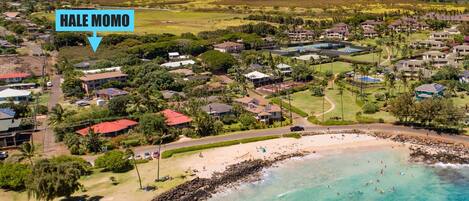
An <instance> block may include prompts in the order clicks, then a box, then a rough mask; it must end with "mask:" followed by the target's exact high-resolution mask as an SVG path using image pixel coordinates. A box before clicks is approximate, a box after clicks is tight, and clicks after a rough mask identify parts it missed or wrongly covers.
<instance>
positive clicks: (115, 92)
mask: <svg viewBox="0 0 469 201" xmlns="http://www.w3.org/2000/svg"><path fill="white" fill-rule="evenodd" d="M96 94H98V95H107V96H122V95H126V94H128V92H126V91H124V90H120V89H116V88H107V89H101V90H98V91H96Z"/></svg>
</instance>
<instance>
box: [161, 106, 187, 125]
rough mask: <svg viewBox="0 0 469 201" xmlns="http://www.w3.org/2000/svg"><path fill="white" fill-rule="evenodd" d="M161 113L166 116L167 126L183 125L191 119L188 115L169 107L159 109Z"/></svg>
mask: <svg viewBox="0 0 469 201" xmlns="http://www.w3.org/2000/svg"><path fill="white" fill-rule="evenodd" d="M161 114H163V116H164V117H165V118H166V124H167V125H168V126H175V127H185V126H188V125H189V123H190V122H191V121H192V119H191V118H190V117H188V116H186V115H184V114H182V113H179V112H176V111H174V110H170V109H166V110H163V111H161Z"/></svg>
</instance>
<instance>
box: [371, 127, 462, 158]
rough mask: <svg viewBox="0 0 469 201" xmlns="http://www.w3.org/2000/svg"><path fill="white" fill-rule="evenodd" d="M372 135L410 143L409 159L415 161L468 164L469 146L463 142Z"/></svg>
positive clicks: (400, 135)
mask: <svg viewBox="0 0 469 201" xmlns="http://www.w3.org/2000/svg"><path fill="white" fill-rule="evenodd" d="M373 135H374V136H376V137H379V138H385V139H390V140H393V141H395V142H400V143H409V144H411V146H410V147H409V149H410V151H411V153H410V156H411V160H412V161H415V162H425V163H428V164H434V163H453V164H469V147H468V146H467V145H465V144H463V143H454V142H451V141H449V140H444V139H438V138H433V137H423V136H412V135H403V134H398V135H392V134H389V133H374V134H373Z"/></svg>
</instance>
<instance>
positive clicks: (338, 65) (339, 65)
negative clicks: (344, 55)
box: [312, 61, 352, 74]
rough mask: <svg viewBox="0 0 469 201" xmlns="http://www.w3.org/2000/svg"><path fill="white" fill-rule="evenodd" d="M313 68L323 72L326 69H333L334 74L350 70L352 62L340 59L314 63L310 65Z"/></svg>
mask: <svg viewBox="0 0 469 201" xmlns="http://www.w3.org/2000/svg"><path fill="white" fill-rule="evenodd" d="M312 68H313V70H315V71H319V72H322V73H325V72H327V71H333V73H334V74H337V73H341V72H346V71H351V70H352V64H350V63H346V62H341V61H336V62H333V63H332V66H331V63H324V64H319V65H314V66H312Z"/></svg>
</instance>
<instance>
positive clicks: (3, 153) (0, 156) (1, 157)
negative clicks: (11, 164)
mask: <svg viewBox="0 0 469 201" xmlns="http://www.w3.org/2000/svg"><path fill="white" fill-rule="evenodd" d="M6 158H8V152H7V151H0V160H5V159H6Z"/></svg>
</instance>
